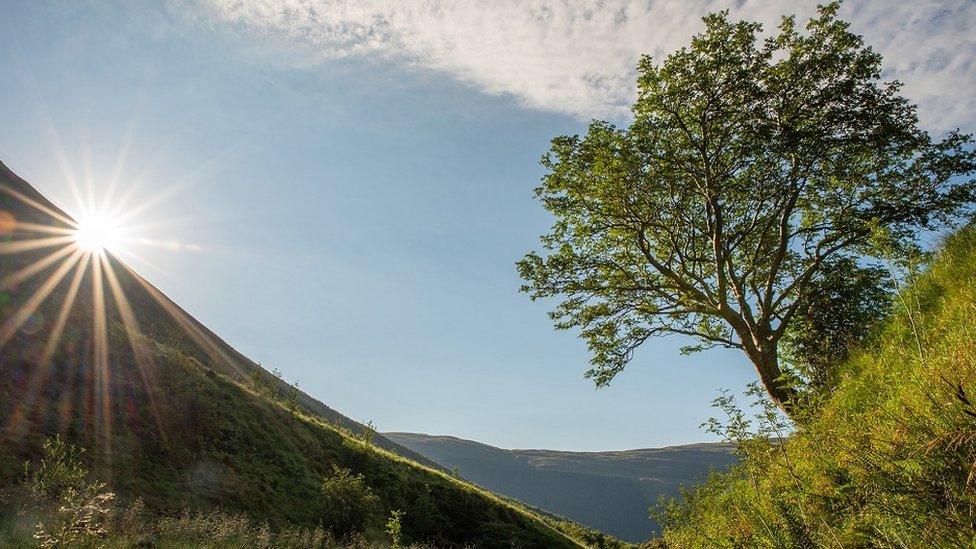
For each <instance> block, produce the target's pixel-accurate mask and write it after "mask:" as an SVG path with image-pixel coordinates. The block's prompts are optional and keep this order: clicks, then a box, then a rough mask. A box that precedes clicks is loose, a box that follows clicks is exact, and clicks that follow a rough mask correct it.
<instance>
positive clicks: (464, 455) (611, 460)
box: [385, 433, 735, 543]
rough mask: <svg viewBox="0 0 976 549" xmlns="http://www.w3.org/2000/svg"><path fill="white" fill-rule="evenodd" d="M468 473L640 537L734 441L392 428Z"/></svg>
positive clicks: (725, 461) (719, 465) (727, 458)
mask: <svg viewBox="0 0 976 549" xmlns="http://www.w3.org/2000/svg"><path fill="white" fill-rule="evenodd" d="M385 435H386V437H387V438H389V439H390V440H392V441H393V442H396V443H398V444H400V445H402V446H406V447H407V448H410V449H412V450H415V451H417V452H419V453H421V454H423V455H425V456H427V457H429V458H431V459H432V460H434V461H436V462H437V463H439V464H440V465H442V466H444V467H445V468H447V469H451V470H453V469H454V468H455V467H458V469H459V471H460V474H461V476H462V477H463V478H465V479H467V480H470V481H472V482H474V483H476V484H478V485H479V486H484V487H485V488H488V489H489V490H492V491H494V492H498V493H500V494H505V495H507V496H511V497H513V498H516V499H518V500H520V501H524V502H526V503H528V504H530V505H534V506H538V507H541V508H543V509H548V510H550V511H553V512H556V513H559V514H561V515H564V516H566V517H569V518H571V519H573V520H576V521H579V522H580V523H582V524H586V525H587V526H590V527H593V528H596V529H598V530H601V531H604V532H607V533H609V534H612V535H614V536H617V537H619V538H621V539H625V540H628V541H631V542H634V543H640V542H642V541H644V540H646V539H647V538H648V537H650V536H651V535H652V533H657V524H656V523H655V522H654V521H652V520H651V519H650V518H649V517H648V514H647V508H648V507H649V506H651V505H653V504H655V503H656V502H657V501H658V498H659V497H661V496H675V495H677V494H678V487H679V486H690V485H692V484H694V483H695V482H696V481H701V480H703V478H704V477H705V475H706V474H707V473H708V472H709V471H710V470H712V469H725V468H727V467H728V466H729V465H730V464H731V463H732V462H733V461H734V459H735V458H734V456H732V454H731V452H730V450H731V448H730V447H729V446H728V445H726V444H692V445H687V446H674V447H670V448H650V449H641V450H627V451H620V452H562V451H554V450H504V449H501V448H495V447H494V446H489V445H487V444H481V443H478V442H474V441H470V440H463V439H459V438H455V437H450V436H432V435H423V434H416V433H385Z"/></svg>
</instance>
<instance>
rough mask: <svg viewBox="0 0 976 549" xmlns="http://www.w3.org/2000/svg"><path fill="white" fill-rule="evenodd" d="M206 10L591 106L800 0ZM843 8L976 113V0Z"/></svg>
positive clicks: (307, 55) (325, 46) (919, 75)
mask: <svg viewBox="0 0 976 549" xmlns="http://www.w3.org/2000/svg"><path fill="white" fill-rule="evenodd" d="M200 1H201V2H202V4H201V6H202V7H203V8H204V9H205V15H206V16H208V17H213V18H215V19H216V20H217V21H219V22H220V24H222V25H225V26H227V27H228V28H230V29H235V30H237V31H240V32H244V33H248V34H249V35H252V36H259V37H262V38H263V39H264V40H263V41H264V43H274V44H276V47H279V48H282V49H283V52H285V53H286V54H287V57H289V58H290V59H291V61H292V62H294V60H295V59H296V58H299V59H301V60H302V63H303V64H305V65H307V66H311V67H314V66H315V65H316V64H317V63H319V62H321V61H323V60H325V59H329V58H336V57H348V56H365V57H381V58H384V59H390V60H394V61H397V62H403V63H410V64H413V65H416V66H419V67H422V68H425V69H430V70H436V71H442V72H444V73H446V74H450V75H452V76H453V77H455V78H457V79H459V80H461V81H464V82H467V83H469V84H471V85H473V86H474V87H476V88H478V89H480V90H482V91H484V92H486V93H491V94H507V95H510V96H512V97H514V98H516V99H517V100H518V101H520V102H521V103H522V104H523V105H525V106H527V107H530V108H539V109H546V110H552V111H559V112H565V113H569V114H572V115H575V116H578V117H580V118H584V119H585V118H590V117H604V116H610V117H617V116H624V115H625V114H626V112H627V108H628V105H629V104H630V103H631V102H632V100H633V97H634V95H635V89H634V66H635V65H636V62H637V60H638V58H639V56H640V55H641V54H642V53H650V54H652V55H654V56H656V57H662V56H663V55H666V54H667V53H668V52H670V51H672V50H673V49H675V48H677V47H679V46H681V45H683V44H685V43H686V42H687V41H688V39H689V37H690V36H691V35H692V34H693V33H695V32H697V31H699V30H701V28H702V23H701V16H702V15H704V14H705V13H708V12H711V11H715V10H719V9H724V8H729V9H731V11H732V13H733V15H734V16H736V17H740V18H746V19H752V20H758V21H762V22H764V23H765V25H766V28H767V29H770V28H772V27H773V26H775V24H776V23H777V22H778V20H779V16H780V15H782V14H784V13H796V14H797V15H798V16H800V17H801V18H802V17H807V16H809V15H810V14H811V13H812V11H813V10H812V6H811V3H810V2H800V1H797V0H780V1H769V0H650V1H648V0H579V1H570V0H561V1H560V0H493V1H490V2H485V1H477V0H456V1H439V0H389V1H379V0H200ZM842 13H843V15H844V17H845V18H846V19H848V20H849V21H851V22H852V25H853V27H854V29H855V30H856V31H857V32H859V33H861V34H863V35H865V37H866V39H867V41H868V43H869V44H872V45H873V46H874V47H875V48H876V49H878V50H879V51H880V52H881V53H883V54H884V56H885V60H886V67H887V74H886V77H888V78H897V79H899V80H902V81H903V82H905V84H906V85H905V94H906V95H908V96H909V97H910V98H911V99H912V100H914V101H915V102H917V103H919V105H920V113H921V116H922V120H923V123H925V124H926V125H927V126H929V127H930V128H932V129H934V130H942V129H946V128H949V127H955V126H962V127H964V128H972V126H973V125H974V124H973V123H974V122H976V115H974V113H976V92H974V85H973V84H974V82H976V60H974V57H976V38H974V36H973V34H972V32H971V29H973V28H976V2H973V1H972V0H955V1H939V0H928V1H925V0H914V1H903V2H893V1H891V0H861V1H857V2H854V1H851V2H848V3H847V4H846V5H845V6H844V8H843V12H842Z"/></svg>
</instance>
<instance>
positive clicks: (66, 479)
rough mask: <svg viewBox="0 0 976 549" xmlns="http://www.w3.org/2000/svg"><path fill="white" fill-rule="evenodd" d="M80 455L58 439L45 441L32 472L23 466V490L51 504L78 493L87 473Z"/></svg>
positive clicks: (81, 450)
mask: <svg viewBox="0 0 976 549" xmlns="http://www.w3.org/2000/svg"><path fill="white" fill-rule="evenodd" d="M84 451H85V450H84V448H80V447H78V446H75V445H73V444H69V443H67V442H65V440H64V439H62V438H61V436H60V435H58V436H55V437H54V438H50V439H47V440H45V441H44V444H43V446H42V448H41V459H40V461H39V462H38V465H37V467H36V468H34V469H33V470H32V469H31V464H30V462H29V461H28V462H27V463H25V464H24V469H25V470H26V472H27V473H26V484H27V487H28V488H29V489H30V490H31V491H32V492H33V493H34V494H35V495H37V496H38V497H41V498H46V499H51V500H58V499H60V498H61V496H62V495H63V494H65V493H66V492H68V491H71V490H75V491H77V490H80V489H81V488H83V487H84V486H85V484H86V481H87V479H88V469H87V468H86V467H85V465H84V463H82V461H81V456H82V454H83V453H84Z"/></svg>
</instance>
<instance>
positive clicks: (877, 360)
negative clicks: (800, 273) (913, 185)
mask: <svg viewBox="0 0 976 549" xmlns="http://www.w3.org/2000/svg"><path fill="white" fill-rule="evenodd" d="M897 302H898V305H897V307H896V310H895V312H894V315H893V318H892V319H891V321H890V322H888V323H887V325H886V326H884V327H883V329H881V330H879V331H878V333H876V334H874V336H873V337H872V338H871V339H870V340H869V343H868V344H867V345H865V346H864V347H863V348H862V349H861V350H860V351H859V352H858V353H856V354H855V356H854V357H853V358H852V359H851V360H849V361H848V362H847V363H846V364H843V365H842V366H841V376H842V381H841V383H840V385H839V387H838V389H837V390H836V391H835V392H834V393H833V394H832V395H831V396H830V398H829V399H828V400H827V402H826V403H825V404H824V405H823V407H822V408H821V409H820V410H819V411H817V412H816V413H815V414H814V415H813V416H812V417H811V418H810V419H809V420H808V421H805V422H803V423H802V424H800V425H798V426H797V429H796V431H795V432H794V433H793V434H792V435H791V436H789V437H788V439H787V440H785V441H782V442H780V441H777V440H775V439H766V440H759V441H756V440H751V441H749V442H750V444H749V445H747V447H748V448H749V451H748V452H747V455H746V459H745V460H744V461H743V463H742V464H741V465H740V466H738V467H736V468H734V469H733V470H732V471H731V472H729V473H727V474H715V475H713V476H712V477H711V478H710V480H709V481H708V483H706V484H705V485H704V486H702V487H700V488H698V489H696V490H692V491H688V492H686V493H685V494H684V499H683V501H674V502H671V503H670V504H667V505H665V507H664V512H663V515H662V516H663V521H664V532H663V542H664V543H666V545H667V546H668V547H892V548H901V547H904V548H909V547H972V546H974V543H976V322H974V319H976V230H974V229H973V228H967V229H964V230H962V231H960V232H958V233H957V234H955V235H953V236H951V237H950V238H948V239H947V240H946V241H945V243H944V245H943V247H942V249H941V251H940V252H939V253H938V255H937V257H936V258H935V260H934V262H933V263H932V265H931V267H930V269H929V270H928V272H927V273H925V274H924V275H923V276H921V277H919V278H918V279H917V280H916V281H914V283H913V284H911V285H910V287H908V288H906V289H905V290H904V291H903V292H902V293H901V295H900V299H898V300H897ZM757 442H758V444H757Z"/></svg>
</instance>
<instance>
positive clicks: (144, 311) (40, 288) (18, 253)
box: [0, 164, 615, 547]
mask: <svg viewBox="0 0 976 549" xmlns="http://www.w3.org/2000/svg"><path fill="white" fill-rule="evenodd" d="M71 223H72V221H71V220H70V219H69V218H67V216H66V215H65V214H64V213H63V212H62V211H60V210H58V209H57V208H55V207H54V206H53V205H52V204H51V203H50V202H48V201H47V200H45V199H44V198H43V196H41V195H40V194H39V193H37V191H35V190H34V189H33V188H31V186H30V185H28V184H27V183H26V182H25V181H23V180H22V179H20V178H19V177H17V176H16V175H14V174H13V173H11V172H10V171H9V170H8V169H7V168H6V167H5V166H3V165H2V164H0V369H2V375H0V531H3V532H6V533H7V534H9V533H10V532H14V534H9V535H17V532H26V534H23V535H24V536H26V538H27V539H30V536H31V533H32V532H33V528H34V524H19V523H18V522H17V521H18V520H20V519H18V518H17V515H11V514H9V513H8V511H11V508H10V507H9V506H7V505H6V503H5V502H4V497H5V494H6V493H7V492H8V491H9V490H8V489H12V487H14V486H15V485H17V484H18V483H19V482H20V481H21V479H23V477H24V471H25V467H24V463H25V461H28V460H30V461H31V462H32V463H35V464H36V463H37V460H38V458H39V457H40V456H41V455H42V445H43V443H44V441H45V440H48V439H49V438H50V437H53V436H55V435H59V436H60V437H62V439H64V440H65V441H67V442H69V443H71V444H75V445H78V446H80V447H82V448H84V449H85V450H86V451H85V453H84V460H85V464H86V466H87V467H88V468H89V469H90V471H91V472H92V476H93V477H95V478H97V479H98V480H100V481H103V482H106V483H107V484H108V486H109V488H110V489H111V490H113V491H114V492H116V494H117V495H118V500H119V503H120V504H124V503H125V502H132V501H134V500H135V499H136V498H140V499H142V500H144V502H145V505H146V508H147V509H148V510H149V511H150V512H152V513H157V514H163V515H172V514H177V513H180V512H182V511H183V510H186V509H188V510H194V511H197V510H200V511H207V510H211V509H215V508H220V509H224V510H226V511H228V512H232V513H242V514H244V515H246V516H248V517H250V518H251V519H253V520H254V521H255V522H256V523H262V522H267V524H269V525H270V526H271V527H276V526H297V527H302V528H314V527H316V526H320V525H321V526H324V527H325V528H327V529H330V528H333V527H335V526H336V525H337V524H338V523H337V522H336V520H337V519H335V517H336V516H338V515H336V513H337V511H336V506H335V504H334V501H336V500H335V499H334V498H333V499H328V497H326V498H324V499H323V490H324V488H323V486H324V485H323V479H324V478H329V477H330V475H331V476H333V477H335V475H337V474H338V473H337V471H338V470H348V471H349V474H351V475H362V479H363V482H365V484H366V486H367V487H368V489H369V491H370V493H371V494H372V495H373V496H375V499H372V500H371V501H370V504H369V505H368V507H367V510H366V511H363V512H362V513H361V517H353V519H348V517H347V518H345V519H343V520H344V521H345V522H344V523H343V526H348V523H349V522H350V520H352V522H355V521H356V520H357V519H359V518H361V519H362V528H364V530H363V531H364V532H365V534H366V536H367V538H368V539H372V540H374V541H379V540H384V539H386V537H385V533H384V532H383V529H384V524H385V522H386V520H387V518H389V517H390V514H391V512H392V511H394V510H400V511H404V512H405V514H404V515H403V519H402V528H403V537H404V541H407V542H429V543H433V544H435V545H437V546H472V545H473V546H497V547H509V546H513V545H518V546H522V547H574V546H580V541H578V540H580V539H582V536H586V537H588V538H589V539H591V540H599V541H601V542H603V543H605V544H611V545H612V544H614V543H615V540H611V539H609V538H606V537H603V536H602V535H600V534H598V533H594V532H587V531H585V530H584V529H581V528H579V527H578V526H577V525H573V524H570V523H567V522H561V521H558V520H556V519H554V518H552V517H549V516H543V515H541V514H540V513H538V512H536V511H533V510H530V509H527V508H526V507H524V506H522V505H519V504H517V503H515V502H510V501H507V500H504V499H502V498H499V497H497V496H495V495H493V494H490V493H488V492H486V491H484V490H481V489H479V488H477V487H475V486H472V485H470V484H467V483H465V482H463V481H461V480H459V479H454V478H452V477H451V476H450V475H447V474H445V473H444V472H443V471H441V470H438V469H436V468H432V467H428V466H425V465H422V464H418V463H417V462H416V461H413V460H410V459H406V458H404V457H402V456H408V457H412V456H417V454H415V453H413V452H412V451H410V450H408V449H405V448H402V447H400V446H398V445H396V444H395V443H392V442H390V441H389V440H387V439H385V438H383V437H381V436H375V437H373V438H372V440H370V437H369V434H368V433H367V434H366V435H360V434H357V433H360V432H362V431H363V427H362V425H360V424H358V423H356V422H354V421H351V420H349V419H348V418H345V417H344V416H342V415H340V414H339V413H337V412H335V411H334V410H332V409H330V408H328V407H327V406H325V405H324V404H322V403H321V402H318V401H317V400H315V399H313V398H311V397H309V396H308V395H305V394H301V395H298V398H297V402H294V401H291V400H289V399H287V398H281V397H280V396H275V393H276V391H277V393H278V395H285V396H286V397H287V396H288V395H289V394H290V393H288V392H287V391H286V390H285V389H284V388H283V387H281V388H275V387H273V384H277V383H278V382H277V381H276V380H274V378H273V377H272V376H270V375H264V381H263V382H262V383H253V382H252V379H251V375H252V374H253V373H254V372H256V371H261V370H260V366H258V365H257V364H255V363H254V362H252V361H250V360H248V359H247V358H246V357H244V356H243V355H241V354H240V353H238V352H237V351H235V350H234V349H233V348H231V347H230V346H229V345H228V344H227V343H225V342H224V341H222V340H220V339H219V338H218V337H217V336H216V335H215V334H213V333H212V332H211V331H210V330H208V329H207V328H206V327H204V326H203V325H202V324H200V323H199V322H197V321H196V320H194V319H193V318H192V317H190V316H189V315H187V314H186V313H185V312H184V311H183V310H182V309H180V308H179V307H177V306H176V305H175V304H174V303H173V302H171V301H170V300H169V299H167V298H166V297H165V296H163V295H162V294H161V293H160V292H159V291H158V290H157V289H155V288H154V287H152V286H151V285H150V284H149V283H148V282H146V281H145V280H144V279H142V278H141V277H140V276H139V275H138V274H136V273H135V272H134V271H132V270H131V269H130V268H128V267H127V266H126V265H125V264H123V263H122V262H121V261H119V260H118V259H117V258H115V257H113V256H111V255H110V254H105V255H104V256H101V257H100V256H99V254H98V253H94V254H86V253H82V252H81V251H79V250H77V249H76V248H77V247H76V246H74V243H73V238H71V237H70V235H68V233H67V229H68V227H70V225H71ZM268 383H271V384H272V386H270V387H269V385H268ZM394 452H395V453H394ZM417 459H418V460H421V461H426V460H424V458H420V457H418V458H417ZM335 478H338V477H335ZM329 502H333V503H329ZM330 521H331V522H330ZM35 524H36V523H35ZM357 528H358V527H357ZM557 528H558V529H562V530H563V531H567V532H570V533H571V534H572V535H574V536H576V539H574V538H571V537H570V536H569V535H566V534H564V533H562V532H561V531H560V530H557ZM0 544H2V540H0Z"/></svg>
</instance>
